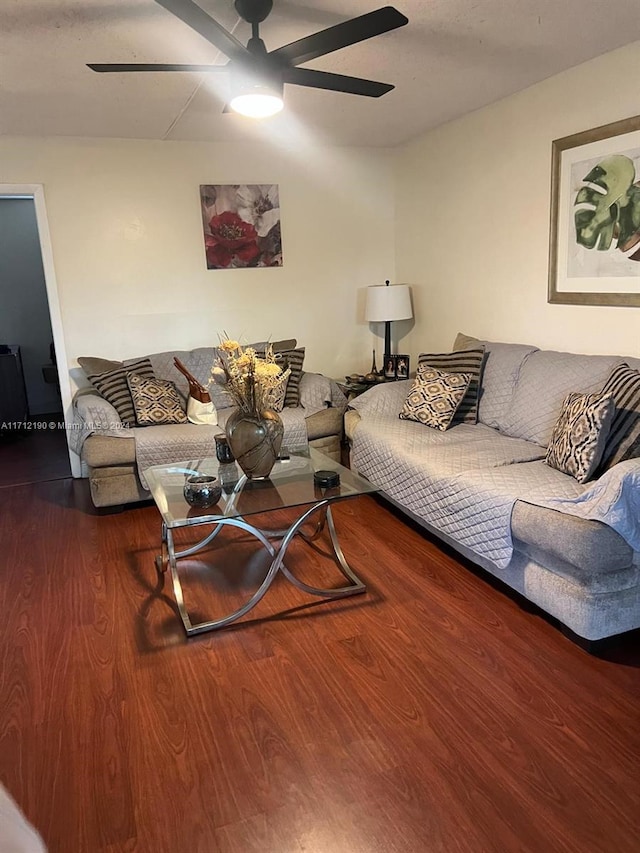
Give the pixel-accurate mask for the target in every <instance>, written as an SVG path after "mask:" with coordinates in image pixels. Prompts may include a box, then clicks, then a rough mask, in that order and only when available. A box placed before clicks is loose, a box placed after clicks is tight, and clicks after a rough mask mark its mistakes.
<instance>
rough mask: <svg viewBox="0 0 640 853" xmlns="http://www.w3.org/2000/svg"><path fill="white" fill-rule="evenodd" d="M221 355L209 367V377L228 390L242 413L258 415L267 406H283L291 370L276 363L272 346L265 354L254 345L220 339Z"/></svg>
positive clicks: (271, 407) (226, 338)
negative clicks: (284, 368)
mask: <svg viewBox="0 0 640 853" xmlns="http://www.w3.org/2000/svg"><path fill="white" fill-rule="evenodd" d="M218 349H219V351H220V356H219V358H218V360H217V362H216V364H214V366H213V368H212V369H211V380H212V381H213V382H215V383H216V385H221V386H222V387H224V389H225V390H226V391H227V392H228V393H229V395H230V396H231V398H232V400H233V402H234V403H235V405H236V406H237V407H238V409H239V410H240V411H241V412H243V413H244V414H248V415H251V416H253V417H259V416H260V415H261V414H262V412H264V411H265V410H266V409H275V410H276V411H278V407H279V409H280V410H281V409H282V402H283V401H284V390H285V386H286V382H287V379H288V378H289V374H290V371H289V370H286V371H284V372H283V370H282V368H281V367H280V366H279V365H278V364H276V359H275V356H274V354H273V350H272V348H271V346H268V347H267V348H266V350H265V353H264V356H262V355H258V353H257V352H256V350H255V349H254V348H253V347H243V346H241V345H240V344H239V343H238V341H233V340H230V339H229V338H228V337H225V338H223V340H222V341H221V342H220V345H219V347H218Z"/></svg>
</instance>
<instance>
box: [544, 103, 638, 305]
mask: <svg viewBox="0 0 640 853" xmlns="http://www.w3.org/2000/svg"><path fill="white" fill-rule="evenodd" d="M548 301H549V302H554V303H563V304H570V305H626V306H633V305H636V306H640V116H636V117H635V118H628V119H624V120H623V121H617V122H614V123H613V124H607V125H603V126H602V127H596V128H593V129H592V130H586V131H583V132H582V133H576V134H574V135H573V136H566V137H564V138H562V139H556V140H554V142H553V147H552V163H551V233H550V250H549V294H548Z"/></svg>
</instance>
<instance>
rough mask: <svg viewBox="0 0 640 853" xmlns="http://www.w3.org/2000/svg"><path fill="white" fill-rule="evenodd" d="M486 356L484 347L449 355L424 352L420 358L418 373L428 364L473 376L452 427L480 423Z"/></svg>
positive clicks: (446, 370)
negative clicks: (483, 365)
mask: <svg viewBox="0 0 640 853" xmlns="http://www.w3.org/2000/svg"><path fill="white" fill-rule="evenodd" d="M484 356H485V351H484V347H477V348H476V349H469V350H460V351H458V352H448V353H424V352H423V353H420V355H419V356H418V371H419V370H420V367H421V366H422V365H423V364H428V365H429V367H433V368H435V369H436V370H442V371H444V372H445V373H469V374H471V381H470V382H469V387H468V388H467V392H466V394H465V396H464V398H463V400H462V402H461V403H460V406H459V407H458V410H457V412H456V413H455V416H454V418H453V421H452V426H453V425H454V424H461V423H465V424H475V423H477V422H478V393H479V390H480V377H481V374H482V364H483V361H484Z"/></svg>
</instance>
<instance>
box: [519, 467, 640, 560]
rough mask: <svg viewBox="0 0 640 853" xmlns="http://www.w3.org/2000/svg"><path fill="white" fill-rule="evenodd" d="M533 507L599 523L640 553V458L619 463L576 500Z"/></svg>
mask: <svg viewBox="0 0 640 853" xmlns="http://www.w3.org/2000/svg"><path fill="white" fill-rule="evenodd" d="M536 504H537V505H539V506H545V507H548V508H549V509H555V510H558V511H559V512H565V513H568V514H569V515H575V516H578V517H579V518H586V519H591V520H593V521H602V522H604V524H607V525H608V526H609V527H612V528H613V529H614V530H615V531H616V532H617V533H619V534H620V536H621V537H622V538H623V539H624V540H625V542H627V543H628V544H629V545H630V546H631V547H632V548H633V549H634V551H640V524H638V518H640V458H636V459H627V460H625V461H624V462H618V464H617V465H614V466H613V468H610V469H609V470H608V471H606V472H605V473H604V474H603V475H602V476H601V477H600V479H598V480H595V482H593V483H592V484H591V485H590V486H589V487H588V488H587V489H585V490H584V492H582V493H581V494H580V495H579V496H578V497H576V498H570V499H563V498H550V499H549V500H545V501H542V500H539V501H536Z"/></svg>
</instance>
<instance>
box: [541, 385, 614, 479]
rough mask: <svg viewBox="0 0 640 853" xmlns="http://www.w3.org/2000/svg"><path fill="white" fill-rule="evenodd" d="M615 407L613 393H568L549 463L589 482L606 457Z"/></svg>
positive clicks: (551, 445)
mask: <svg viewBox="0 0 640 853" xmlns="http://www.w3.org/2000/svg"><path fill="white" fill-rule="evenodd" d="M615 410H616V407H615V403H614V402H613V397H612V396H611V395H610V394H568V395H567V396H566V397H565V399H564V403H563V404H562V411H561V412H560V417H559V418H558V420H557V421H556V425H555V426H554V428H553V432H552V434H551V441H550V443H549V447H548V448H547V455H546V457H545V460H544V461H545V462H546V463H547V465H550V466H551V467H552V468H557V470H558V471H562V472H564V473H565V474H569V475H570V476H572V477H573V478H574V479H576V480H577V481H578V482H579V483H586V482H587V480H588V479H589V477H590V476H591V475H592V474H593V472H594V471H595V470H596V467H597V466H598V462H599V461H600V457H601V456H602V451H603V450H604V447H605V443H606V440H607V436H608V435H609V429H610V427H611V422H612V420H613V417H614V414H615Z"/></svg>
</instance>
